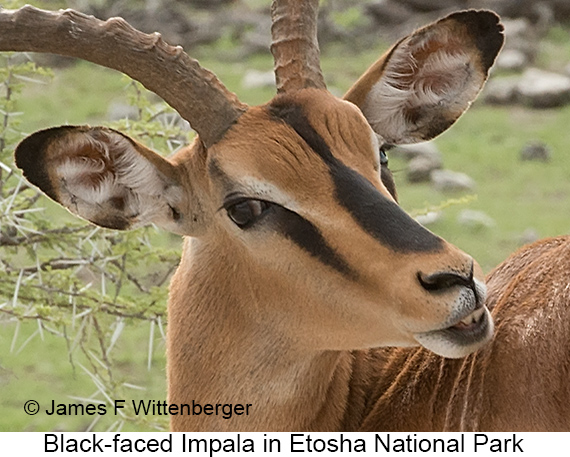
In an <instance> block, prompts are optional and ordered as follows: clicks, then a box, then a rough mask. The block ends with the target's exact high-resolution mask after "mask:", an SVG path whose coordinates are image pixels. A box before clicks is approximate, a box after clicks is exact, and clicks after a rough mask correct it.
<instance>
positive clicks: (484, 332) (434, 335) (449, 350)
mask: <svg viewBox="0 0 570 457" xmlns="http://www.w3.org/2000/svg"><path fill="white" fill-rule="evenodd" d="M470 316H473V317H470ZM470 316H468V318H466V319H464V320H463V321H462V322H460V323H459V324H457V325H453V326H451V327H448V328H444V329H441V330H434V331H431V332H425V333H417V334H415V335H414V338H415V339H416V341H417V342H418V343H419V344H420V345H422V346H423V347H425V348H426V349H429V350H430V351H432V352H435V353H436V354H438V355H441V356H442V357H447V358H450V359H458V358H461V357H465V356H467V355H469V354H471V353H473V352H475V351H476V350H477V349H480V348H481V347H483V346H484V345H485V344H486V343H488V342H489V341H490V340H491V338H492V337H493V329H494V325H493V318H492V317H491V313H490V312H489V310H488V309H487V307H484V308H482V309H481V308H480V309H479V310H477V311H474V312H473V313H472V315H470ZM465 322H468V324H466V323H465Z"/></svg>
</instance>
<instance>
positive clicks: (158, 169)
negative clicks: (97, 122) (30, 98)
mask: <svg viewBox="0 0 570 457" xmlns="http://www.w3.org/2000/svg"><path fill="white" fill-rule="evenodd" d="M15 156H16V165H17V166H18V167H19V168H21V169H22V170H23V172H24V176H25V177H26V178H27V179H28V180H29V181H30V182H31V183H32V184H34V185H36V186H37V187H39V188H40V190H42V191H43V192H44V193H46V194H47V195H48V196H49V197H51V198H52V199H54V200H55V201H56V202H58V203H60V204H61V205H63V206H65V207H66V208H67V209H68V210H70V211H71V212H72V213H74V214H77V215H78V216H80V217H82V218H84V219H87V220H89V221H91V222H93V223H94V224H96V225H100V226H102V227H108V228H113V229H118V230H126V229H131V228H136V227H140V226H143V225H147V224H150V223H155V224H157V225H158V226H161V227H163V228H165V229H167V230H169V231H171V232H175V233H180V234H188V233H186V232H187V230H188V227H187V225H188V224H187V223H186V221H187V220H192V217H190V216H189V215H187V214H185V210H186V209H187V208H189V207H190V205H189V204H188V199H189V197H188V195H187V193H185V191H184V189H183V187H182V186H181V184H180V179H179V176H178V171H177V169H176V167H175V166H174V165H172V164H171V163H170V162H168V161H167V160H166V159H164V158H163V157H161V156H160V155H158V154H156V153H155V152H153V151H151V150H150V149H148V148H146V147H145V146H143V145H141V144H139V143H137V142H135V141H134V140H132V139H130V138H129V137H127V136H125V135H123V134H122V133H120V132H117V131H115V130H111V129H108V128H104V127H93V128H91V127H88V126H82V127H74V126H66V127H57V128H52V129H48V130H42V131H40V132H37V133H34V134H33V135H31V136H29V137H27V138H26V139H24V140H23V141H22V142H21V143H20V144H19V145H18V147H17V148H16V152H15Z"/></svg>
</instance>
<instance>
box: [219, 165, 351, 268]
mask: <svg viewBox="0 0 570 457" xmlns="http://www.w3.org/2000/svg"><path fill="white" fill-rule="evenodd" d="M208 172H209V173H210V174H211V175H212V176H216V177H217V179H220V180H221V181H222V182H223V183H224V186H226V187H227V188H228V189H232V188H235V187H236V185H235V183H232V181H231V179H230V178H229V177H228V175H226V174H225V173H224V171H223V170H222V169H221V167H220V165H219V163H218V162H217V161H215V160H212V162H210V164H209V166H208ZM269 211H271V212H272V213H273V214H271V215H270V217H266V218H265V220H264V221H263V222H262V223H263V224H264V225H265V226H266V227H269V228H270V229H272V230H274V231H276V232H279V233H281V235H283V236H284V237H286V238H288V239H290V240H291V241H293V242H294V243H295V244H296V245H297V246H299V247H300V248H301V249H303V250H304V251H305V252H307V253H308V254H309V255H311V256H312V257H315V258H316V259H318V260H320V261H321V262H322V263H324V264H325V265H328V266H330V267H331V268H334V269H335V270H337V271H338V272H339V273H341V274H342V275H344V276H346V277H348V278H349V279H355V278H356V276H357V275H356V272H355V271H354V270H353V269H352V268H350V266H349V265H348V263H346V261H345V260H344V259H343V258H342V257H340V256H339V255H338V254H337V253H336V252H335V250H334V249H333V248H332V247H331V246H330V245H329V244H328V243H327V242H326V240H325V239H324V237H323V236H322V235H321V233H320V232H319V230H318V229H317V228H316V227H315V226H314V225H313V224H312V223H311V222H309V221H308V220H306V219H305V218H303V217H302V216H300V215H299V214H297V213H295V212H293V211H290V210H288V209H287V208H284V207H282V206H280V205H277V204H272V206H271V209H270V210H269Z"/></svg>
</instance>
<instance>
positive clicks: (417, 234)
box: [269, 101, 442, 252]
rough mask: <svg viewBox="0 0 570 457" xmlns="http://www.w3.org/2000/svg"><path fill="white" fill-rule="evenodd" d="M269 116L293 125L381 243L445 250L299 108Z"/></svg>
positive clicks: (277, 108) (341, 197)
mask: <svg viewBox="0 0 570 457" xmlns="http://www.w3.org/2000/svg"><path fill="white" fill-rule="evenodd" d="M269 111H270V113H271V114H272V115H273V116H275V117H277V118H279V119H281V120H283V121H284V122H285V123H287V124H288V125H289V126H291V127H292V128H293V129H294V130H295V131H296V132H297V134H298V135H299V136H300V137H301V138H303V140H305V142H306V143H307V144H308V145H309V146H310V147H311V149H313V151H315V152H316V153H317V154H318V155H319V156H320V157H321V158H322V159H323V161H324V162H325V164H326V165H327V166H328V168H329V171H330V174H331V177H332V179H333V182H334V185H335V197H336V199H337V200H338V202H339V203H340V204H341V205H342V206H343V207H344V208H345V209H346V210H347V211H348V212H349V213H350V214H351V215H352V217H353V218H354V220H355V221H356V222H357V223H358V224H359V225H360V226H361V227H362V228H363V229H364V230H365V231H366V232H367V233H369V234H370V235H372V236H373V237H374V238H376V239H377V240H378V241H380V242H381V243H382V244H384V245H386V246H388V247H390V248H392V249H393V250H395V251H398V252H430V251H437V250H439V249H441V247H442V240H441V238H439V237H437V236H435V235H434V234H432V233H431V232H430V231H428V230H426V229H425V228H424V227H422V226H421V225H420V224H419V223H417V222H416V221H414V220H413V219H412V218H411V217H410V216H409V215H408V214H406V213H405V212H404V211H403V210H402V209H401V208H400V207H399V206H398V205H397V204H396V203H394V202H393V201H391V200H389V199H388V198H386V197H384V196H383V195H382V194H381V193H380V192H379V191H378V190H377V189H376V188H375V187H374V186H373V185H372V184H371V183H370V182H369V181H368V180H367V179H366V178H364V177H363V176H362V175H360V174H359V173H357V172H356V171H354V170H353V169H351V168H349V167H347V166H346V165H344V164H343V163H342V162H341V161H340V160H338V159H336V158H335V157H334V156H333V154H332V152H331V150H330V148H329V147H328V145H327V144H326V142H325V141H324V139H323V138H322V137H321V136H320V135H319V134H318V133H317V132H316V131H315V129H314V128H313V127H312V126H311V124H310V123H309V121H308V119H307V117H306V116H305V114H304V113H303V109H302V108H301V106H299V105H295V104H291V103H287V102H285V103H279V101H278V102H277V103H274V104H273V105H271V106H270V107H269Z"/></svg>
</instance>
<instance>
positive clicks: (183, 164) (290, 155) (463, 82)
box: [0, 0, 570, 431]
mask: <svg viewBox="0 0 570 457" xmlns="http://www.w3.org/2000/svg"><path fill="white" fill-rule="evenodd" d="M317 9H318V1H316V0H307V1H302V0H275V1H274V2H273V5H272V20H273V26H272V35H273V41H272V45H271V51H272V53H273V55H274V58H275V76H276V81H277V94H276V96H275V97H274V98H273V99H272V100H271V101H270V102H269V103H267V104H265V105H262V106H257V107H250V106H247V105H245V104H243V103H241V102H240V101H239V100H238V99H237V98H236V96H235V95H233V94H232V93H230V92H229V91H228V90H227V89H226V88H225V87H224V86H223V85H222V83H221V82H220V81H219V80H218V79H217V78H216V77H215V76H214V75H213V74H212V73H210V72H209V71H207V70H205V69H203V68H202V67H200V66H199V64H198V63H197V62H196V61H195V60H193V59H191V58H190V57H189V56H188V55H186V54H185V53H184V52H183V50H182V49H181V48H180V47H172V46H170V45H168V44H166V43H165V42H164V41H163V40H162V39H161V37H160V35H158V34H153V35H146V34H143V33H141V32H138V31H137V30H135V29H133V28H131V27H130V26H129V25H128V24H127V23H126V22H125V21H123V20H122V19H117V18H115V19H110V20H108V21H106V22H102V21H99V20H97V19H95V18H93V17H90V16H85V15H82V14H80V13H77V12H74V11H70V10H67V11H62V12H47V11H41V10H38V9H34V8H32V7H24V8H22V9H20V10H17V11H7V10H3V11H1V12H0V50H2V51H36V52H52V53H58V54H63V55H68V56H74V57H78V58H81V59H85V60H88V61H91V62H94V63H97V64H100V65H104V66H106V67H110V68H113V69H116V70H119V71H121V72H123V73H125V74H127V75H129V76H131V77H132V78H134V79H135V80H138V81H140V82H141V83H142V84H143V85H145V86H146V87H147V88H148V89H150V90H151V91H153V92H155V93H156V94H158V95H159V96H161V97H162V98H163V99H164V100H165V101H166V102H167V103H169V104H170V105H171V106H172V107H173V108H175V109H176V110H177V111H178V112H179V113H180V115H181V116H182V117H183V118H185V119H186V120H188V121H189V122H190V124H191V125H192V127H193V128H194V129H195V130H196V132H197V133H198V136H197V138H196V139H195V140H194V141H193V143H192V144H191V145H190V146H188V147H186V148H184V149H181V150H180V151H179V152H178V153H177V154H176V155H174V156H173V157H172V158H171V159H169V160H167V159H165V158H163V157H162V156H160V155H158V154H156V153H155V152H153V151H151V150H149V149H148V148H146V147H145V146H143V145H141V144H139V143H137V142H135V141H134V140H132V139H130V138H128V137H127V136H125V135H123V134H122V133H120V132H118V131H114V130H111V129H108V128H105V127H89V126H64V127H58V128H51V129H48V130H44V131H40V132H37V133H35V134H33V135H31V136H29V137H28V138H26V139H24V140H23V141H22V142H21V143H20V145H19V146H18V148H17V150H16V153H15V156H16V164H17V166H18V167H19V168H21V169H22V170H23V173H24V175H25V177H26V178H27V179H28V180H29V181H30V182H31V183H33V184H34V185H36V186H38V187H39V188H40V189H41V190H42V191H43V192H45V193H46V194H47V195H48V196H50V197H51V198H52V199H54V200H55V201H57V202H59V203H61V204H62V205H64V206H65V207H67V208H68V209H69V210H70V211H71V212H73V213H75V214H77V215H79V216H81V217H83V218H85V219H87V220H89V221H91V222H92V223H94V224H97V225H100V226H103V227H108V228H112V229H118V230H127V229H133V228H136V227H140V226H143V225H145V224H150V223H153V224H156V225H157V226H159V227H162V228H164V229H166V230H168V231H171V232H174V233H177V234H180V235H183V236H184V237H185V241H184V252H183V254H182V259H181V262H180V265H179V267H178V270H177V271H176V273H175V275H174V277H173V278H172V283H171V286H170V298H169V303H168V348H167V358H168V363H167V365H168V368H167V371H168V402H169V403H170V404H189V403H190V404H191V403H192V401H193V400H194V401H196V402H199V403H201V404H211V405H217V404H229V403H233V404H243V405H248V404H249V405H251V407H250V408H249V411H248V414H245V413H244V414H240V415H237V414H236V415H235V416H233V417H232V418H231V419H224V418H222V417H221V416H220V415H216V414H211V415H205V414H200V415H192V414H190V415H172V416H171V428H172V429H173V430H175V431H180V430H196V431H198V430H202V431H221V430H242V431H255V430H262V431H268V430H284V431H312V430H316V431H319V430H322V431H335V430H348V431H352V430H369V431H371V430H378V431H389V430H401V431H405V430H408V431H422V430H424V431H431V430H465V431H470V430H485V431H496V430H502V431H512V430H521V431H522V430H567V431H568V430H570V382H569V370H570V307H569V306H568V305H569V302H570V291H569V286H568V281H569V279H568V278H569V276H568V274H567V272H568V267H569V266H570V242H569V240H568V238H555V239H549V240H546V241H542V242H539V243H537V244H535V245H532V246H530V247H527V248H524V249H523V250H522V251H520V252H518V253H517V254H515V255H514V256H513V257H511V258H510V259H509V260H507V261H506V262H505V263H504V264H502V265H501V266H499V267H498V268H497V269H496V270H495V271H493V272H492V273H491V274H490V275H489V277H488V278H487V287H486V286H485V284H484V278H483V275H482V272H481V269H480V268H479V266H478V265H477V263H476V262H475V261H474V260H473V259H472V258H471V257H470V256H469V255H467V254H465V253H463V252H462V251H460V250H459V249H457V248H455V247H454V246H452V245H450V244H449V243H447V242H446V241H444V240H443V239H441V238H440V237H438V236H436V235H434V234H433V233H431V232H430V231H428V230H427V229H425V228H423V227H422V226H421V225H420V224H418V223H417V222H415V221H414V220H413V219H412V218H411V217H410V216H408V215H407V214H406V213H405V212H404V211H403V210H402V209H401V208H400V207H399V206H398V204H397V198H396V191H395V186H394V182H393V180H392V177H391V175H390V171H389V170H388V167H387V159H386V155H385V152H384V151H385V149H386V148H387V147H388V145H393V144H404V143H414V142H420V141H425V140H429V139H431V138H433V137H435V136H437V135H438V134H440V133H441V132H443V131H444V130H446V129H447V128H448V127H450V126H451V125H452V124H453V123H454V121H455V120H456V119H457V118H458V117H459V116H461V114H462V113H463V112H464V111H465V110H466V109H467V107H468V106H469V105H470V103H471V102H472V101H473V99H474V98H475V97H476V96H477V94H478V93H479V91H480V90H481V88H482V86H483V84H484V82H485V80H486V79H487V76H488V74H489V69H490V67H491V66H492V65H493V62H494V60H495V57H496V55H497V53H498V52H499V50H500V49H501V46H502V44H503V27H502V25H501V24H500V22H499V18H498V17H497V16H496V15H495V14H494V13H492V12H488V11H462V12H457V13H453V14H451V15H449V16H447V17H445V18H443V19H441V20H439V21H437V22H435V23H433V24H430V25H428V26H426V27H423V28H420V29H418V30H416V31H415V32H414V33H412V34H411V35H409V36H407V37H405V38H403V39H402V40H400V41H399V42H398V43H397V44H396V45H395V46H394V47H392V48H391V49H390V50H389V51H388V52H387V53H386V54H384V55H383V56H382V57H380V59H379V60H378V61H377V62H376V63H374V64H373V65H372V66H371V67H370V69H369V70H368V71H366V73H364V75H362V77H361V78H360V79H359V80H358V81H357V82H356V83H355V84H354V86H353V87H352V88H351V89H350V90H349V91H348V93H347V94H346V95H345V96H344V97H343V98H337V97H335V96H333V95H331V94H330V93H329V92H328V91H327V89H326V86H325V82H324V79H323V75H322V73H321V69H320V64H319V48H318V45H317V41H316V23H317ZM493 322H494V324H493Z"/></svg>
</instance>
